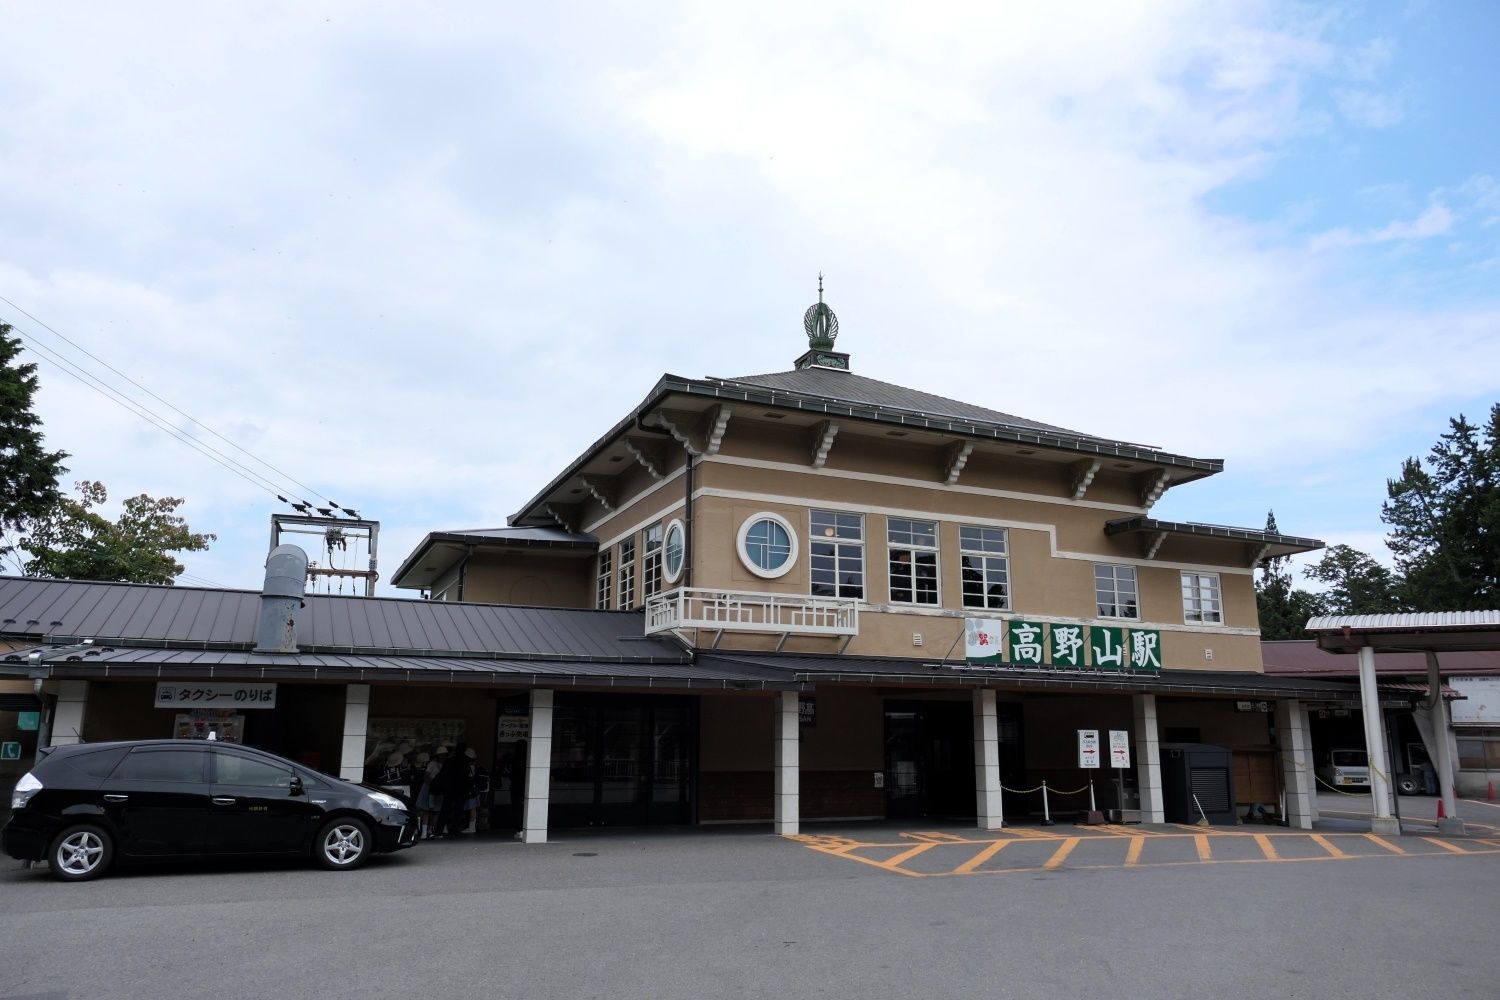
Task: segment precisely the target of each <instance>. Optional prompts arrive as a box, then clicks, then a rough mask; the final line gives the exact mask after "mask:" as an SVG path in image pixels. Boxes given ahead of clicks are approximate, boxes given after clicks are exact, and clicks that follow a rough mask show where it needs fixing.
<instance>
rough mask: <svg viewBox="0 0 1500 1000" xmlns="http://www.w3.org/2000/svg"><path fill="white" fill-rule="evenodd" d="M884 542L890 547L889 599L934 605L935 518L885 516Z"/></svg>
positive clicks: (936, 531) (935, 571) (935, 601)
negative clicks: (914, 518)
mask: <svg viewBox="0 0 1500 1000" xmlns="http://www.w3.org/2000/svg"><path fill="white" fill-rule="evenodd" d="M886 542H887V544H888V545H889V547H890V584H891V603H892V604H926V605H933V606H936V605H937V604H938V603H939V601H940V597H939V594H938V530H937V522H936V521H916V520H912V519H910V518H904V517H892V518H888V519H887V521H886Z"/></svg>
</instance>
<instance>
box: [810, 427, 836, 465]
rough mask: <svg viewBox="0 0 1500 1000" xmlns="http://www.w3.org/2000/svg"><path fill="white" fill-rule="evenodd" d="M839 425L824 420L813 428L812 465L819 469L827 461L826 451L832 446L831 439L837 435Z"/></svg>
mask: <svg viewBox="0 0 1500 1000" xmlns="http://www.w3.org/2000/svg"><path fill="white" fill-rule="evenodd" d="M838 433H839V425H838V424H836V423H834V422H833V421H832V420H825V421H823V422H822V423H821V424H819V425H818V426H817V427H815V428H813V442H812V467H813V468H814V469H821V468H822V467H823V463H825V462H827V461H828V452H829V451H830V450H831V449H832V448H833V439H834V438H835V437H837V436H838Z"/></svg>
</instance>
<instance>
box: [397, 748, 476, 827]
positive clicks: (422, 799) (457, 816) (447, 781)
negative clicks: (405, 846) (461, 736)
mask: <svg viewBox="0 0 1500 1000" xmlns="http://www.w3.org/2000/svg"><path fill="white" fill-rule="evenodd" d="M379 783H380V784H381V785H384V786H386V787H391V788H404V789H405V790H406V792H407V794H408V795H409V796H410V797H411V800H412V802H413V804H414V807H415V809H416V811H417V816H418V818H419V820H420V822H421V826H422V829H421V836H422V837H423V839H427V840H431V839H434V838H437V837H460V836H463V835H464V834H465V833H469V832H472V831H473V830H474V829H475V828H476V826H477V823H478V819H479V800H480V796H481V795H482V794H483V793H484V792H486V791H488V790H489V774H488V772H486V771H485V770H484V768H482V767H480V766H479V760H478V755H477V754H476V753H475V752H474V749H473V748H472V747H470V746H467V745H465V744H464V743H462V742H460V743H457V744H455V745H454V746H453V747H451V748H450V747H449V746H447V745H446V744H439V745H438V746H436V747H434V748H433V750H432V753H431V754H428V753H419V754H417V755H416V758H415V759H414V760H413V761H411V763H409V764H408V763H407V761H406V757H405V754H403V753H400V752H399V751H398V752H395V753H392V754H391V755H390V757H389V758H388V759H387V760H386V766H385V769H384V771H383V772H382V774H381V777H380V781H379Z"/></svg>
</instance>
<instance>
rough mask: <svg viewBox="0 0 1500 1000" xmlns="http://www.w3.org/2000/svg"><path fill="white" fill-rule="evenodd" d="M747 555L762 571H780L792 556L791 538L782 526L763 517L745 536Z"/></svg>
mask: <svg viewBox="0 0 1500 1000" xmlns="http://www.w3.org/2000/svg"><path fill="white" fill-rule="evenodd" d="M745 554H746V555H748V556H749V557H750V561H751V562H752V563H754V564H755V565H756V566H759V567H760V568H761V569H764V570H774V569H780V568H781V567H782V566H784V565H785V564H786V561H787V559H788V558H789V557H790V556H791V554H792V539H791V536H790V535H788V534H787V531H786V529H785V528H783V527H782V526H781V525H779V524H777V523H776V522H775V521H772V520H771V519H770V518H764V517H763V518H761V519H760V520H759V521H756V522H755V523H754V524H752V525H751V526H750V530H749V532H747V533H746V535H745Z"/></svg>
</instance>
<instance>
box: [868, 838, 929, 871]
mask: <svg viewBox="0 0 1500 1000" xmlns="http://www.w3.org/2000/svg"><path fill="white" fill-rule="evenodd" d="M936 846H937V844H936V843H934V842H932V841H928V842H927V843H925V844H918V845H917V846H916V847H913V848H910V849H909V850H905V851H902V852H901V853H900V854H898V855H896V856H895V857H894V858H887V859H886V860H885V861H883V862H877V864H879V865H880V866H881V867H882V868H900V867H901V866H902V865H903V864H905V863H906V862H908V861H910V860H911V859H912V858H914V857H916V856H917V855H918V854H921V853H922V852H923V851H930V850H932V849H933V848H934V847H936Z"/></svg>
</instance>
